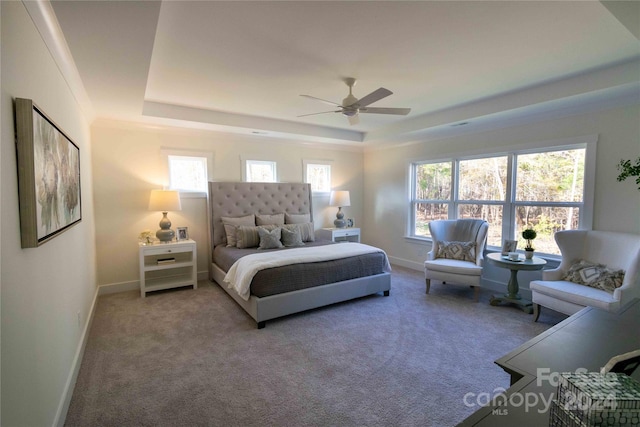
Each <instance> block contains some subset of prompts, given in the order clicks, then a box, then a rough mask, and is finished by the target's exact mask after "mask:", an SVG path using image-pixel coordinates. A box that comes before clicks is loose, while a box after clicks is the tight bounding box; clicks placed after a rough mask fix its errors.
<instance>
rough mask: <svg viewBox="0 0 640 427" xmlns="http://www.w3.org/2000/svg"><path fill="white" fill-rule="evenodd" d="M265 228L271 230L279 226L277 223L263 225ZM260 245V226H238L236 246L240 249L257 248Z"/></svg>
mask: <svg viewBox="0 0 640 427" xmlns="http://www.w3.org/2000/svg"><path fill="white" fill-rule="evenodd" d="M261 227H263V228H264V229H266V230H268V231H271V230H274V229H276V228H278V226H277V225H262V226H261ZM259 245H260V234H258V227H256V226H248V225H241V226H239V227H237V228H236V247H237V248H239V249H245V248H257V247H258V246H259Z"/></svg>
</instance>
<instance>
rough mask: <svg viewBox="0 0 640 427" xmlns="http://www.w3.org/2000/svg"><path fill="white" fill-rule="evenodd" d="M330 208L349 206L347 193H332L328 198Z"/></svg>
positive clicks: (349, 201)
mask: <svg viewBox="0 0 640 427" xmlns="http://www.w3.org/2000/svg"><path fill="white" fill-rule="evenodd" d="M329 205H330V206H340V207H342V206H351V199H350V197H349V192H348V191H332V192H331V196H329Z"/></svg>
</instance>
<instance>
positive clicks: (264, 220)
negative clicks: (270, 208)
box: [256, 213, 284, 225]
mask: <svg viewBox="0 0 640 427" xmlns="http://www.w3.org/2000/svg"><path fill="white" fill-rule="evenodd" d="M256 225H284V213H278V214H273V215H261V214H257V215H256Z"/></svg>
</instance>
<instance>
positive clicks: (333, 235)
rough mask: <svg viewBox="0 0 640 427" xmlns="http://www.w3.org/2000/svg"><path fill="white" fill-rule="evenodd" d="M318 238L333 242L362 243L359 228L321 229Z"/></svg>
mask: <svg viewBox="0 0 640 427" xmlns="http://www.w3.org/2000/svg"><path fill="white" fill-rule="evenodd" d="M316 237H317V238H318V239H321V240H331V241H332V242H356V243H360V229H359V228H321V229H320V230H317V231H316Z"/></svg>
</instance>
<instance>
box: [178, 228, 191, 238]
mask: <svg viewBox="0 0 640 427" xmlns="http://www.w3.org/2000/svg"><path fill="white" fill-rule="evenodd" d="M176 239H177V240H178V241H181V240H189V228H188V227H176Z"/></svg>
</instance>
